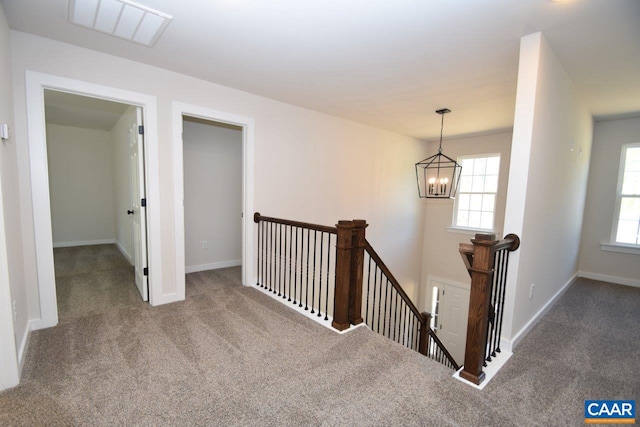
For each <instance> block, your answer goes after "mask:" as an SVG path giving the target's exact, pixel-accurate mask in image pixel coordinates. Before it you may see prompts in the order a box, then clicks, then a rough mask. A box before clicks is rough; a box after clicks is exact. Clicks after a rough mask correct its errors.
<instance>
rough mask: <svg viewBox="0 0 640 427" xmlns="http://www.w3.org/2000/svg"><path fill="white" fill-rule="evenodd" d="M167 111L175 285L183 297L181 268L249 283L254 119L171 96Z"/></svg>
mask: <svg viewBox="0 0 640 427" xmlns="http://www.w3.org/2000/svg"><path fill="white" fill-rule="evenodd" d="M172 117H173V120H172V123H173V132H174V134H173V142H174V143H173V160H174V171H173V181H174V208H175V209H174V217H175V235H174V238H175V247H176V253H175V258H176V263H175V271H176V276H175V281H176V288H177V289H180V291H181V292H182V294H181V296H182V298H183V299H184V298H185V289H186V286H185V278H186V273H190V272H199V271H211V269H220V268H232V269H234V270H233V271H231V272H229V274H230V276H231V277H232V280H233V281H236V282H239V283H240V284H242V285H244V286H249V285H252V284H255V283H256V277H255V268H254V267H255V266H254V259H255V258H254V254H253V250H254V247H255V246H254V245H255V242H254V239H255V236H254V230H253V226H254V224H253V180H254V177H253V146H254V141H253V135H254V120H253V119H252V118H250V117H244V116H239V115H236V114H231V113H227V112H223V111H217V110H212V109H209V108H206V107H201V106H196V105H190V104H185V103H181V102H175V101H174V102H173V114H172ZM213 165H217V166H216V168H217V169H219V170H217V171H212V170H208V169H212V166H213ZM192 169H193V170H192ZM204 182H206V183H207V184H204V185H203V183H204ZM199 191H200V192H201V193H198V192H199ZM215 205H226V206H224V207H220V210H219V211H218V210H217V208H216V207H215ZM214 211H215V212H214ZM185 219H186V220H185ZM203 221H204V222H206V223H207V224H206V225H204V226H202V225H201V226H200V228H198V227H199V226H198V225H197V224H194V223H195V222H203ZM238 228H239V233H238ZM238 237H239V239H238ZM238 270H239V271H238ZM215 271H221V270H215Z"/></svg>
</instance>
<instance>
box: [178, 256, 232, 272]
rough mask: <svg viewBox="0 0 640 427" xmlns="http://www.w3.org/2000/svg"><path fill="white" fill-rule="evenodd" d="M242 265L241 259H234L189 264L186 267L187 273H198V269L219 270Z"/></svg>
mask: <svg viewBox="0 0 640 427" xmlns="http://www.w3.org/2000/svg"><path fill="white" fill-rule="evenodd" d="M239 265H242V260H241V259H232V260H230V261H220V262H214V263H211V264H200V265H188V266H186V267H185V271H186V272H187V273H197V272H198V271H207V270H217V269H219V268H227V267H237V266H239Z"/></svg>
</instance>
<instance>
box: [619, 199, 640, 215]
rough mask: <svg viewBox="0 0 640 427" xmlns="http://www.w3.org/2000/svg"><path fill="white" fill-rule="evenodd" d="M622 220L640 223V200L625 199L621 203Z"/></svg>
mask: <svg viewBox="0 0 640 427" xmlns="http://www.w3.org/2000/svg"><path fill="white" fill-rule="evenodd" d="M620 219H621V220H629V221H640V198H639V197H623V198H622V202H621V203H620Z"/></svg>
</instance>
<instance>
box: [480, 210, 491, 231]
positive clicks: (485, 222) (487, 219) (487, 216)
mask: <svg viewBox="0 0 640 427" xmlns="http://www.w3.org/2000/svg"><path fill="white" fill-rule="evenodd" d="M480 227H482V228H493V213H491V212H483V213H482V216H481V219H480Z"/></svg>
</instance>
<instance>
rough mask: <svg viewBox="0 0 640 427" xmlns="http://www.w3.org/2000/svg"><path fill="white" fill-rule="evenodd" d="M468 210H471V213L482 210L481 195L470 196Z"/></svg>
mask: <svg viewBox="0 0 640 427" xmlns="http://www.w3.org/2000/svg"><path fill="white" fill-rule="evenodd" d="M469 209H471V210H472V211H480V210H482V194H472V195H471V203H470V204H469Z"/></svg>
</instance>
